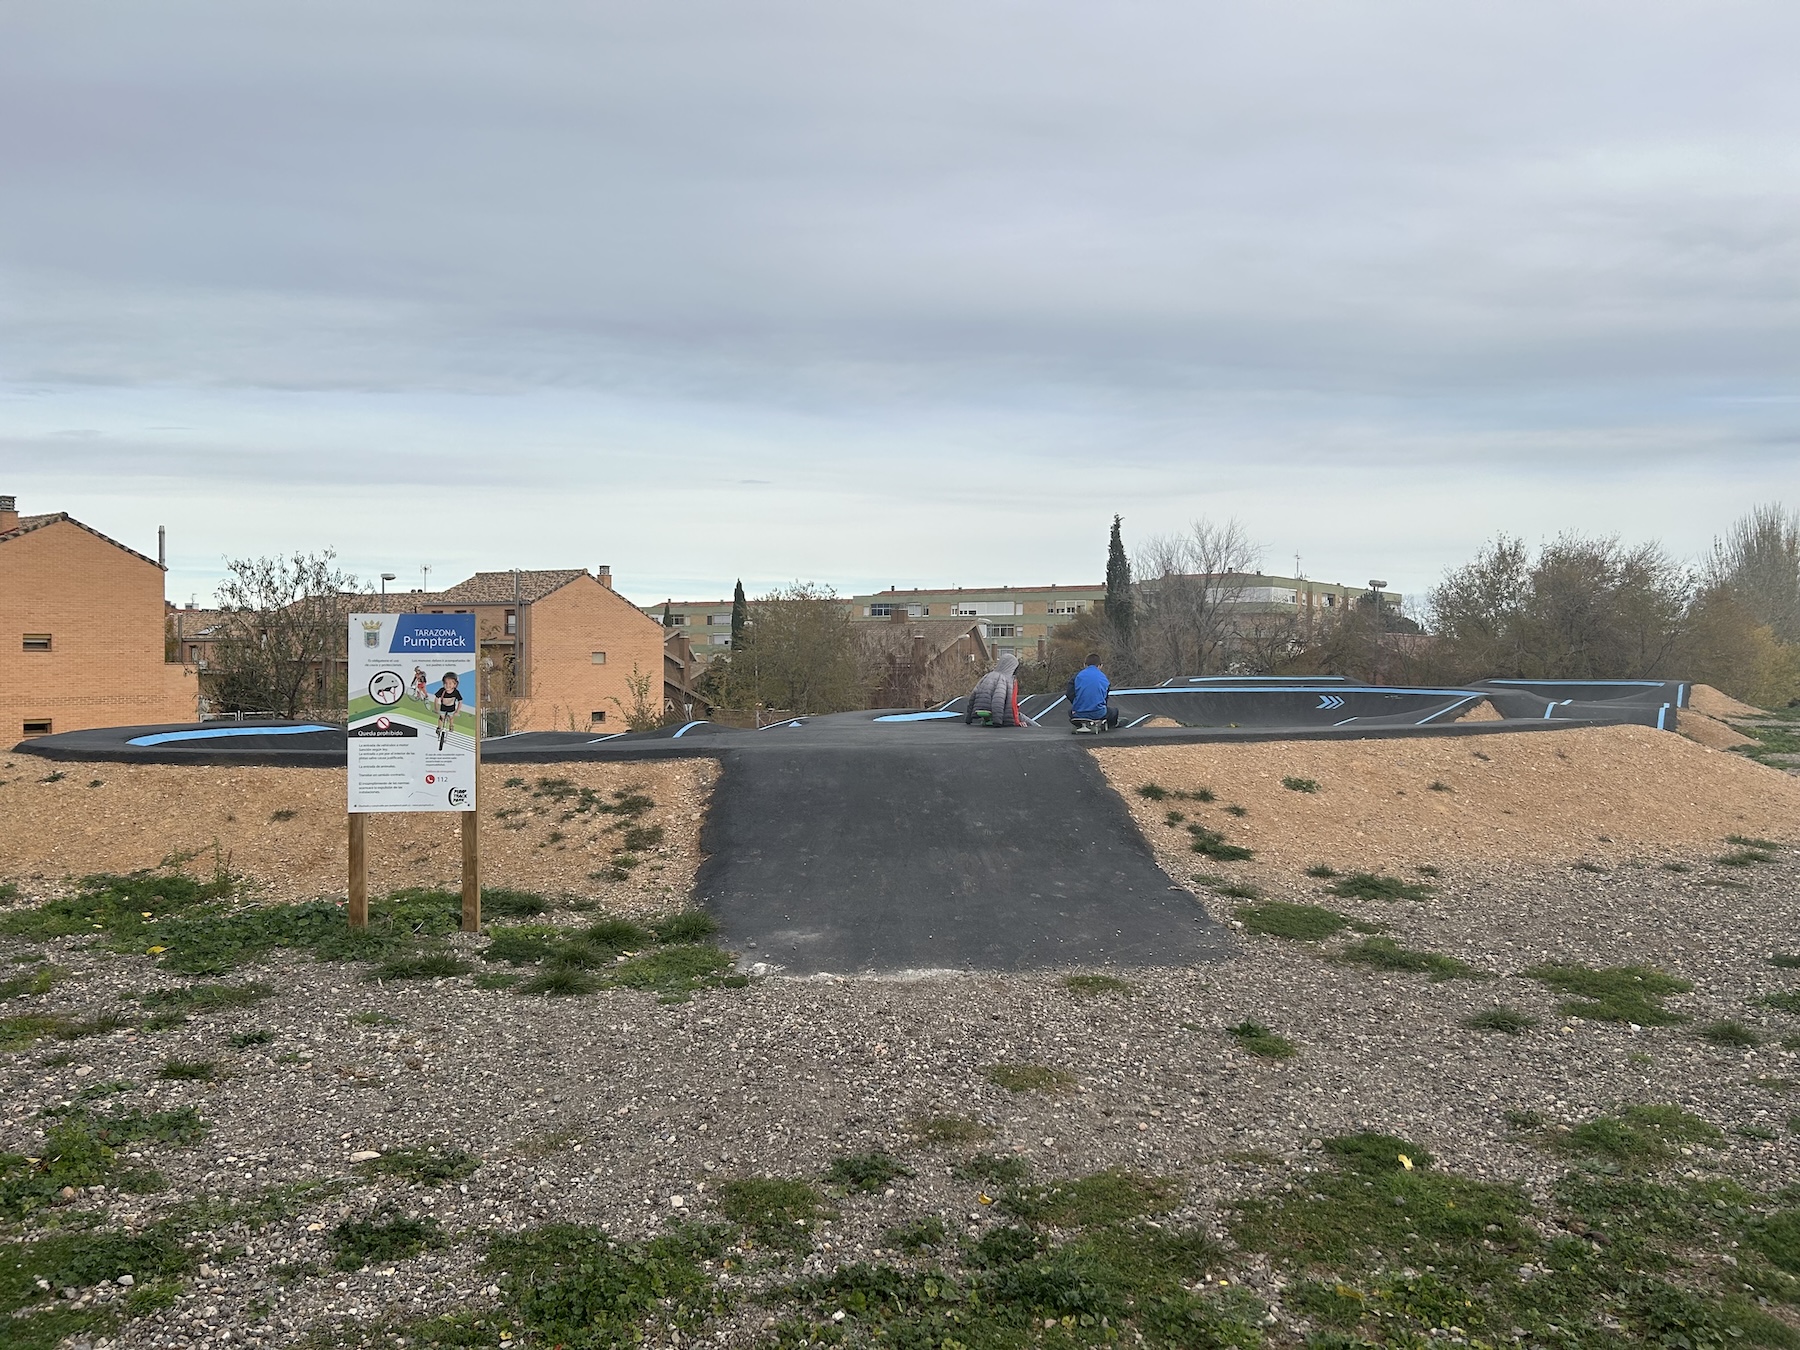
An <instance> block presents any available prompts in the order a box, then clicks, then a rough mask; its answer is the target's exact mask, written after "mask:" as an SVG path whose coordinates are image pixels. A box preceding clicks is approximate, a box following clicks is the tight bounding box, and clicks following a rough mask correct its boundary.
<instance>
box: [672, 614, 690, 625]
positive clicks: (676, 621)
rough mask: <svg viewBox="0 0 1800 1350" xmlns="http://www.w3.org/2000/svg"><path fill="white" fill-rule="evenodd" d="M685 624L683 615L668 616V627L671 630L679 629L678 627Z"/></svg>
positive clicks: (685, 616)
mask: <svg viewBox="0 0 1800 1350" xmlns="http://www.w3.org/2000/svg"><path fill="white" fill-rule="evenodd" d="M686 623H687V615H685V614H671V615H669V627H671V628H680V627H682V626H684V625H685V624H686Z"/></svg>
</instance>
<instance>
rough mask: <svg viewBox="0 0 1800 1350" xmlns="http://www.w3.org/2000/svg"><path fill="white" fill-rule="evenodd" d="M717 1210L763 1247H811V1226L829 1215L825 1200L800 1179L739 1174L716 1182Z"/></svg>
mask: <svg viewBox="0 0 1800 1350" xmlns="http://www.w3.org/2000/svg"><path fill="white" fill-rule="evenodd" d="M719 1212H720V1213H722V1214H723V1215H724V1216H725V1217H726V1218H727V1219H730V1220H731V1221H732V1222H733V1223H735V1224H738V1225H740V1226H741V1227H742V1228H743V1229H744V1230H745V1231H746V1232H747V1233H748V1234H749V1235H750V1236H751V1237H752V1238H754V1239H755V1240H756V1241H757V1242H759V1243H761V1244H762V1245H763V1246H765V1247H776V1248H781V1249H783V1250H786V1251H797V1252H804V1251H811V1250H812V1229H813V1226H814V1225H815V1224H816V1223H817V1222H818V1221H819V1219H820V1218H823V1217H830V1211H829V1210H827V1209H826V1207H825V1202H824V1200H822V1199H821V1198H820V1196H819V1193H818V1192H817V1191H815V1190H814V1189H813V1188H812V1187H811V1186H809V1185H807V1183H806V1182H804V1181H787V1180H784V1179H782V1178H780V1177H742V1178H739V1179H737V1180H735V1181H726V1182H722V1183H721V1184H720V1186H719Z"/></svg>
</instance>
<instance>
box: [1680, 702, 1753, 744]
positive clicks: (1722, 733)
mask: <svg viewBox="0 0 1800 1350" xmlns="http://www.w3.org/2000/svg"><path fill="white" fill-rule="evenodd" d="M1675 730H1676V731H1678V732H1680V733H1681V734H1682V735H1683V736H1686V737H1687V738H1688V739H1689V740H1690V741H1698V742H1699V743H1700V744H1701V745H1704V746H1706V747H1708V748H1709V749H1713V750H1731V749H1734V748H1736V747H1737V746H1740V745H1755V744H1756V741H1755V739H1754V738H1753V737H1750V736H1746V735H1744V733H1743V732H1741V731H1739V730H1738V729H1737V728H1736V727H1734V726H1732V725H1731V723H1729V722H1721V721H1720V720H1719V719H1718V718H1716V717H1708V716H1707V715H1706V714H1705V713H1698V712H1695V711H1693V710H1692V709H1691V708H1683V709H1682V710H1681V711H1680V712H1678V713H1677V714H1676V715H1675Z"/></svg>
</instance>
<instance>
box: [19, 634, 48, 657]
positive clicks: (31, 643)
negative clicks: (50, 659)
mask: <svg viewBox="0 0 1800 1350" xmlns="http://www.w3.org/2000/svg"><path fill="white" fill-rule="evenodd" d="M25 650H26V651H28V652H47V651H49V650H50V635H49V634H48V633H27V634H26V635H25Z"/></svg>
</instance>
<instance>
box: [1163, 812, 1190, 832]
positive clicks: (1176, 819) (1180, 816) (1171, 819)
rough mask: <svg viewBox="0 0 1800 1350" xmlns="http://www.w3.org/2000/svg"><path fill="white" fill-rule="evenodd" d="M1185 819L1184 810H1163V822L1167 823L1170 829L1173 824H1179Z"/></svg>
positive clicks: (1185, 813) (1172, 827)
mask: <svg viewBox="0 0 1800 1350" xmlns="http://www.w3.org/2000/svg"><path fill="white" fill-rule="evenodd" d="M1186 819H1187V812H1186V811H1165V812H1164V813H1163V824H1165V825H1167V826H1168V827H1169V828H1170V829H1174V828H1175V826H1177V825H1179V824H1181V822H1182V821H1184V820H1186Z"/></svg>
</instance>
